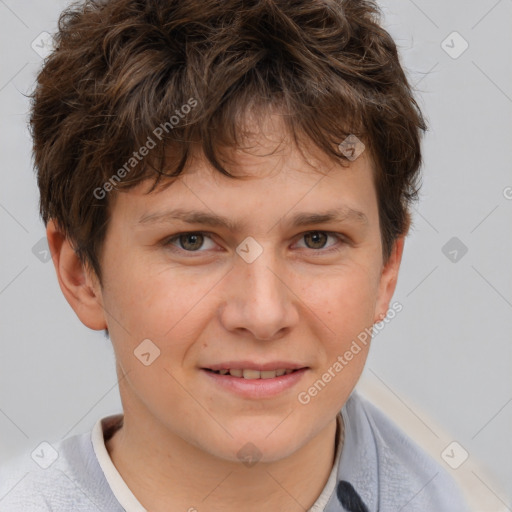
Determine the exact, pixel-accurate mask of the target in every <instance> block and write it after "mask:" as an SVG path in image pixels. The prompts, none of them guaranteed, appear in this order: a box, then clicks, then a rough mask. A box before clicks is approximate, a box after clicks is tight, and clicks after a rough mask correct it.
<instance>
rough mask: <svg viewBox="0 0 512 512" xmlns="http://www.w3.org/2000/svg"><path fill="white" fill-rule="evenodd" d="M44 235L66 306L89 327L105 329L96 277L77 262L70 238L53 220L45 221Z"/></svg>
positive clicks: (105, 323) (78, 260)
mask: <svg viewBox="0 0 512 512" xmlns="http://www.w3.org/2000/svg"><path fill="white" fill-rule="evenodd" d="M46 236H47V238H48V245H49V247H50V254H51V255H52V260H53V264H54V266H55V270H56V272H57V279H58V280H59V285H60V289H61V290H62V293H63V294H64V296H65V297H66V300H67V301H68V302H69V305H70V306H71V307H72V308H73V310H74V312H75V313H76V315H77V316H78V318H79V319H80V320H81V322H82V323H83V324H84V325H86V326H87V327H89V328H90V329H94V330H98V331H99V330H102V329H106V328H107V322H106V321H105V314H104V310H103V302H102V295H101V286H100V283H99V280H98V278H97V277H96V275H95V274H94V272H92V271H90V270H88V269H87V268H86V266H85V265H84V264H83V263H82V262H81V261H80V259H79V258H78V256H77V254H76V253H75V250H74V249H73V247H72V246H71V244H70V242H69V240H68V239H67V238H66V237H65V235H64V234H63V233H62V232H61V231H60V230H59V229H58V227H57V225H56V224H55V223H54V222H53V220H50V221H48V224H47V226H46Z"/></svg>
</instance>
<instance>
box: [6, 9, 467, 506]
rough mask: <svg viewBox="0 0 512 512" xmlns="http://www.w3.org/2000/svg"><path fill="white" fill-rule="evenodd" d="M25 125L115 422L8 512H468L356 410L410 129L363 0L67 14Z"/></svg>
mask: <svg viewBox="0 0 512 512" xmlns="http://www.w3.org/2000/svg"><path fill="white" fill-rule="evenodd" d="M31 123H32V129H33V136H34V153H35V163H36V167H37V169H38V183H39V187H40V191H41V214H42V217H43V219H44V221H45V223H46V225H47V235H48V241H49V245H50V248H51V251H52V255H53V261H54V264H55V268H56V271H57V277H58V280H59V284H60V286H61V289H62V291H63V293H64V295H65V297H66V299H67V300H68V302H69V304H70V305H71V307H72V308H73V309H74V311H75V313H76V314H77V315H78V317H79V318H80V320H81V321H82V322H83V323H84V324H85V325H86V326H87V327H89V328H91V329H95V330H106V331H107V333H108V335H109V336H110V338H111V341H112V344H113V347H114V351H115V355H116V362H117V373H118V377H119V389H120V394H121V400H122V404H123V414H122V415H121V414H120V415H113V416H109V417H107V418H102V419H100V420H98V422H97V424H96V426H95V427H94V429H93V431H92V432H91V433H88V434H84V435H80V436H74V437H71V438H68V439H66V440H62V441H61V442H59V443H56V445H55V446H54V447H53V448H52V449H55V451H56V453H57V454H58V458H57V459H56V460H55V461H51V462H50V463H49V464H47V465H46V466H47V467H46V468H45V469H43V468H37V466H36V465H35V464H34V463H33V461H32V460H30V459H29V458H28V457H27V458H26V461H27V462H26V463H23V462H22V461H20V463H19V467H15V468H5V469H4V472H3V477H2V483H1V484H0V490H1V491H2V492H1V493H0V495H1V496H4V495H5V497H4V498H3V500H2V501H1V502H0V508H1V510H3V511H26V510H30V511H34V510H37V511H42V510H44V511H49V510H52V511H69V510H73V511H93V510H102V511H103V510H104V511H121V510H127V511H140V510H148V511H151V512H163V511H189V512H192V511H198V512H202V511H212V512H217V511H221V510H222V511H235V510H244V511H249V512H253V511H261V510H265V511H267V510H268V511H287V512H288V511H289V512H295V511H297V512H298V511H309V510H310V511H315V512H317V511H327V512H334V511H377V510H378V511H380V512H396V511H398V510H402V511H450V512H463V511H465V510H468V509H467V507H466V505H465V504H464V502H463V499H462V498H461V497H460V495H459V492H458V490H457V489H456V487H455V485H454V484H453V482H452V481H451V479H450V478H449V476H448V475H447V474H446V473H445V472H444V470H443V469H442V468H441V467H439V466H437V464H436V463H434V461H432V460H431V459H429V458H428V457H427V456H426V455H425V454H424V453H423V452H422V451H421V450H420V449H419V448H418V447H417V446H415V445H414V444H413V443H412V442H411V441H410V440H409V439H407V438H406V437H405V436H404V434H402V433H401V432H400V431H399V430H398V429H397V428H396V427H395V426H394V425H393V424H392V423H391V422H390V421H389V420H388V419H387V418H386V417H385V416H384V415H383V414H382V413H381V412H379V411H378V410H377V409H376V408H374V407H373V406H372V405H371V404H369V403H368V402H366V401H365V400H363V399H362V398H361V397H359V396H358V395H357V393H355V392H354V387H355V385H356V383H357V380H358V378H359V376H360V374H361V372H362V370H363V367H364V363H365V360H366V357H367V354H368V350H369V345H370V339H369V338H370V337H369V336H368V332H371V328H372V325H373V324H374V323H376V322H378V321H381V320H383V319H384V318H385V317H386V315H387V312H388V311H389V310H390V308H394V305H393V306H390V302H391V299H392V295H393V292H394V289H395V285H396V282H397V276H398V271H399V266H400V261H401V256H402V251H403V247H404V237H405V236H406V234H407V231H408V226H409V218H410V217H409V211H408V207H409V204H410V202H411V201H412V200H413V199H415V197H416V195H417V189H418V185H417V183H418V170H419V167H420V164H421V152H420V135H421V131H423V130H425V129H426V126H425V123H424V120H423V118H422V115H421V112H420V111H419V109H418V106H417V104H416V102H415V101H414V99H413V97H412V94H411V90H410V88H409V85H408V82H407V79H406V77H405V75H404V73H403V70H402V68H401V66H400V63H399V58H398V55H397V51H396V47H395V45H394V43H393V41H392V39H391V37H390V36H389V34H388V33H387V32H386V31H384V30H383V29H382V28H381V27H380V26H379V22H378V9H377V7H376V5H375V4H374V3H372V2H370V1H354V0H352V1H342V0H332V1H330V0H324V1H320V0H314V1H312V0H304V1H295V2H289V1H281V0H266V1H264V0H261V1H258V0H254V1H252V2H244V1H242V0H225V1H222V2H219V1H218V0H176V1H173V2H171V1H156V0H154V1H146V2H141V1H135V0H110V1H106V2H86V3H85V4H84V5H82V6H74V7H73V8H72V9H71V10H69V11H67V12H66V13H65V14H64V15H63V16H62V18H61V20H60V25H59V33H58V35H57V39H56V50H55V51H54V52H53V54H52V55H51V56H50V57H49V58H48V60H47V61H46V62H45V65H44V68H43V69H42V71H41V73H40V75H39V77H38V85H37V88H36V90H35V93H34V102H33V110H32V118H31ZM43 456H45V454H43ZM27 473H28V474H27ZM23 475H25V476H24V477H23ZM22 477H23V478H22Z"/></svg>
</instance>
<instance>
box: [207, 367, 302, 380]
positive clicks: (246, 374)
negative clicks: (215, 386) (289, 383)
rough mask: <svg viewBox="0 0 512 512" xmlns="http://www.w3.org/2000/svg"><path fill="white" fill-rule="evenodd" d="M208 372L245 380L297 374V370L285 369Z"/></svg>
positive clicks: (234, 369) (236, 369) (235, 369)
mask: <svg viewBox="0 0 512 512" xmlns="http://www.w3.org/2000/svg"><path fill="white" fill-rule="evenodd" d="M206 370H208V371H210V372H213V373H216V374H218V375H228V374H229V375H231V376H232V377H239V378H243V379H273V378H275V377H281V376H282V375H289V374H290V373H293V372H296V371H297V370H285V369H284V368H282V369H279V370H262V371H260V370H251V369H243V370H242V369H239V368H233V369H228V370H210V369H208V368H206Z"/></svg>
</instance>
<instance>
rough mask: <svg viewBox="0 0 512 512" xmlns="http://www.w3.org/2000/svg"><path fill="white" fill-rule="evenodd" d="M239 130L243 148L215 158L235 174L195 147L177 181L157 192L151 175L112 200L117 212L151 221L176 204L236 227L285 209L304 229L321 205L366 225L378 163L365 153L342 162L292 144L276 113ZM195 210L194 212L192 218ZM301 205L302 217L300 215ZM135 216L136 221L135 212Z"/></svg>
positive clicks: (179, 213)
mask: <svg viewBox="0 0 512 512" xmlns="http://www.w3.org/2000/svg"><path fill="white" fill-rule="evenodd" d="M239 133H240V136H239V139H238V142H239V144H237V145H234V146H233V145H231V146H225V147H223V148H222V149H221V150H219V151H218V153H217V154H218V156H219V157H220V158H219V160H220V164H221V165H222V167H223V168H224V169H226V170H227V172H229V173H230V174H231V175H233V176H234V177H230V176H226V175H224V174H222V173H221V172H220V171H219V170H218V169H215V168H214V166H213V165H212V164H211V162H210V161H209V160H208V159H207V158H206V157H205V155H204V154H202V153H201V152H200V151H199V150H196V151H194V152H192V153H191V154H190V156H189V158H188V160H187V164H186V166H185V168H184V170H183V172H182V173H181V174H180V175H179V176H178V177H172V178H165V177H164V178H162V180H161V181H160V182H159V183H158V185H157V187H156V188H154V187H153V185H154V179H152V178H149V179H147V180H145V181H144V182H142V183H140V184H138V185H137V186H135V187H133V188H131V189H129V190H128V191H127V192H123V193H121V194H116V197H113V198H112V199H114V201H113V202H115V203H119V204H118V206H117V207H115V208H114V210H118V209H119V208H118V207H119V206H123V208H122V209H123V210H126V208H127V207H128V206H129V207H130V210H132V213H135V212H137V213H138V217H137V222H141V223H143V224H151V223H153V222H155V221H156V220H157V219H158V218H159V217H161V216H162V215H163V214H164V212H163V211H162V208H163V207H166V208H165V209H166V210H167V211H169V207H170V206H172V208H173V212H174V216H175V217H176V218H184V217H187V219H189V220H190V219H192V218H194V219H195V220H197V221H200V222H204V223H207V224H210V225H211V226H214V225H221V224H223V225H225V226H230V227H232V228H234V227H235V225H234V224H233V223H231V222H230V221H229V220H228V219H227V216H229V215H230V214H231V215H233V214H236V215H237V216H239V215H241V214H242V213H245V214H246V215H247V214H252V215H253V216H254V215H258V216H259V217H262V216H263V215H264V213H265V212H266V211H270V210H272V211H274V212H275V213H278V212H279V213H280V215H281V216H282V215H283V210H285V211H290V212H291V211H292V210H293V212H292V213H293V214H294V215H295V217H296V218H295V221H296V224H297V225H300V224H305V223H306V221H305V219H306V218H308V217H310V216H311V214H313V213H314V211H315V210H318V208H319V207H322V209H323V210H324V214H325V215H329V216H330V217H334V216H338V217H339V218H340V217H341V216H345V217H347V218H352V220H358V218H359V221H361V220H364V219H365V218H366V219H367V218H368V217H369V216H371V214H372V212H371V211H370V212H368V213H364V212H362V210H363V209H364V208H366V209H367V210H368V209H369V206H372V204H371V203H376V196H375V187H374V183H373V182H374V179H373V175H374V170H373V163H372V159H371V156H370V155H369V154H368V152H367V151H363V153H362V154H361V155H360V156H359V157H358V158H357V159H355V160H354V161H352V162H348V165H347V163H346V162H345V163H342V162H341V161H340V160H336V159H335V158H333V157H332V156H330V155H326V154H325V153H324V152H323V151H322V150H321V149H320V148H318V147H317V146H315V145H314V144H313V143H312V142H310V141H309V140H307V139H306V138H305V137H302V138H298V139H295V138H294V137H293V136H292V135H291V134H290V133H289V131H288V130H287V129H286V126H285V123H284V122H283V118H282V116H281V115H276V114H273V115H267V116H265V117H252V118H247V119H246V120H245V121H244V123H242V124H241V126H240V129H239ZM171 151H172V150H171V148H169V152H171ZM170 156H171V159H172V154H171V155H170ZM164 172H165V170H164ZM171 203H172V204H171ZM364 203H366V205H365V207H364V208H363V206H362V204H364ZM112 206H114V205H112ZM191 206H194V208H193V210H194V211H195V214H194V215H190V210H191V208H190V207H191ZM296 206H297V207H299V206H300V210H301V211H303V212H304V215H302V218H301V215H300V212H299V210H298V209H297V208H296ZM371 209H372V208H370V210H371ZM200 210H202V211H203V214H201V211H200ZM334 210H337V211H336V212H335V211H334ZM358 212H359V213H358ZM125 213H126V212H125ZM324 214H323V215H324ZM130 218H131V220H132V221H135V217H134V216H133V215H130ZM240 225H241V224H240V223H239V224H238V227H240Z"/></svg>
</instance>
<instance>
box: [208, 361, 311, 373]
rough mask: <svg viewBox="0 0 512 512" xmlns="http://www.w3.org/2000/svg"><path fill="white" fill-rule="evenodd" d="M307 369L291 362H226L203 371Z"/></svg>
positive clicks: (302, 365)
mask: <svg viewBox="0 0 512 512" xmlns="http://www.w3.org/2000/svg"><path fill="white" fill-rule="evenodd" d="M301 368H306V365H304V364H300V363H294V362H291V361H269V362H267V363H256V362H255V361H247V360H245V361H225V362H223V363H218V364H212V365H209V366H207V367H206V366H205V367H203V368H201V369H202V370H204V369H208V370H214V371H216V372H218V371H219V370H259V371H267V370H280V369H283V370H300V369H301Z"/></svg>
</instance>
